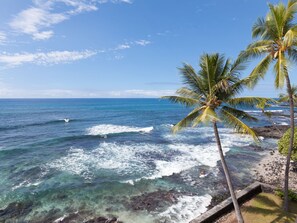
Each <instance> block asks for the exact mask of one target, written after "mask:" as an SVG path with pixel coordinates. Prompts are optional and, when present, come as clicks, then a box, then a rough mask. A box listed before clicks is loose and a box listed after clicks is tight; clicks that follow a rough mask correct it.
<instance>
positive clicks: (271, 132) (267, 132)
mask: <svg viewBox="0 0 297 223" xmlns="http://www.w3.org/2000/svg"><path fill="white" fill-rule="evenodd" d="M289 128H290V126H288V125H271V126H263V127H254V128H253V130H254V131H255V132H256V133H257V135H258V136H263V137H267V138H274V139H279V138H281V137H282V136H283V134H284V133H285V132H286V131H287V130H288V129H289Z"/></svg>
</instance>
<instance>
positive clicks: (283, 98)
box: [278, 85, 297, 105]
mask: <svg viewBox="0 0 297 223" xmlns="http://www.w3.org/2000/svg"><path fill="white" fill-rule="evenodd" d="M291 91H292V93H291V94H292V97H293V101H294V105H297V86H295V85H292V87H291ZM278 97H279V99H278V101H279V102H289V101H290V98H289V95H287V94H279V96H278Z"/></svg>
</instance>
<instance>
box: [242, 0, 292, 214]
mask: <svg viewBox="0 0 297 223" xmlns="http://www.w3.org/2000/svg"><path fill="white" fill-rule="evenodd" d="M296 12H297V0H289V1H288V4H287V6H285V5H284V4H283V3H279V4H276V5H272V4H269V12H268V14H267V16H266V17H265V18H258V20H257V22H256V23H255V24H254V26H253V28H252V36H253V38H256V41H255V42H253V43H251V44H250V45H248V47H247V48H246V50H245V51H243V52H242V53H241V58H245V59H250V58H262V59H261V60H260V62H259V63H258V64H257V65H256V66H255V68H254V69H253V70H252V72H251V74H250V75H249V85H250V87H254V86H255V85H256V84H257V82H258V81H259V80H260V79H261V78H264V76H265V74H266V73H267V71H268V70H269V67H270V66H273V72H274V73H275V87H276V88H282V87H283V86H284V84H285V83H286V90H287V94H288V99H289V100H288V101H289V105H290V141H289V147H288V155H287V161H286V168H285V180H284V181H285V182H284V210H285V211H288V205H289V203H288V190H289V169H290V159H291V154H292V150H293V142H294V99H293V95H292V93H293V91H292V86H291V81H290V75H289V68H290V63H291V62H294V63H296V62H297V41H296V37H297V25H296V24H295V23H294V21H293V20H294V16H295V13H296Z"/></svg>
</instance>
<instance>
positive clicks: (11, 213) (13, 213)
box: [0, 201, 33, 220]
mask: <svg viewBox="0 0 297 223" xmlns="http://www.w3.org/2000/svg"><path fill="white" fill-rule="evenodd" d="M32 206H33V202H32V201H26V202H13V203H10V204H9V205H8V206H7V207H6V208H5V209H3V210H0V220H7V219H12V218H16V217H22V216H26V215H27V214H29V213H30V212H31V210H32Z"/></svg>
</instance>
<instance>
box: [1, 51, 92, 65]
mask: <svg viewBox="0 0 297 223" xmlns="http://www.w3.org/2000/svg"><path fill="white" fill-rule="evenodd" d="M95 54H97V53H96V52H95V51H90V50H85V51H51V52H48V53H15V54H6V53H5V54H0V63H3V64H5V65H6V66H8V67H15V66H18V65H22V64H26V63H32V64H38V65H51V64H61V63H70V62H73V61H77V60H82V59H86V58H88V57H91V56H94V55H95Z"/></svg>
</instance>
